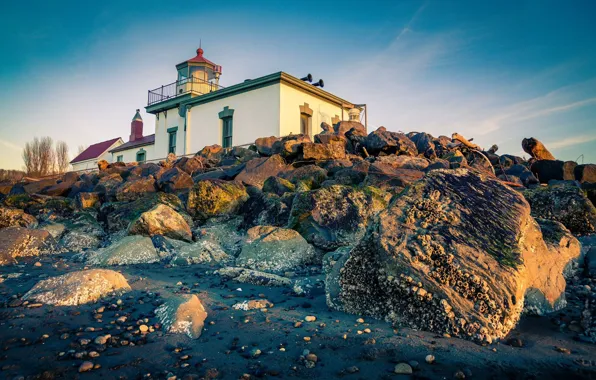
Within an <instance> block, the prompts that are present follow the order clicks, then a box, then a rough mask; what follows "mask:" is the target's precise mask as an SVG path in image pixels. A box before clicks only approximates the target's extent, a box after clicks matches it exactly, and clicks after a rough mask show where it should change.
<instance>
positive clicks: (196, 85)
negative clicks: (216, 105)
mask: <svg viewBox="0 0 596 380" xmlns="http://www.w3.org/2000/svg"><path fill="white" fill-rule="evenodd" d="M222 88H224V87H223V86H220V85H218V84H217V83H215V82H213V81H205V80H203V79H200V78H195V77H190V78H184V79H181V80H178V81H176V82H174V83H170V84H166V85H163V86H161V87H158V88H156V89H154V90H149V92H148V95H147V105H148V106H150V105H153V104H157V103H161V102H163V101H166V100H169V99H172V98H176V97H178V96H183V95H187V94H190V96H191V97H195V96H200V95H205V94H208V93H210V92H213V91H217V90H220V89H222Z"/></svg>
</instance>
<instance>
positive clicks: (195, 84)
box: [110, 48, 366, 162]
mask: <svg viewBox="0 0 596 380" xmlns="http://www.w3.org/2000/svg"><path fill="white" fill-rule="evenodd" d="M176 70H177V75H178V77H177V79H176V81H175V82H173V83H170V84H167V85H164V86H161V87H158V88H156V89H154V90H150V91H149V92H148V99H147V107H145V109H146V110H147V112H148V113H150V114H153V115H155V134H154V135H149V136H143V121H142V119H141V115H140V114H139V112H138V110H137V113H136V115H135V117H134V118H133V121H132V123H131V134H130V138H129V141H128V142H126V143H124V144H119V145H118V146H116V147H113V148H110V153H111V154H112V157H111V160H110V161H124V162H131V161H146V160H159V159H163V158H165V157H167V155H168V154H169V153H174V154H176V155H177V156H181V155H188V154H194V153H196V152H198V151H199V150H201V149H202V148H203V147H205V146H207V145H215V144H217V145H221V146H222V147H224V148H229V147H232V146H238V145H247V144H250V143H253V142H254V141H255V140H256V139H257V138H259V137H267V136H277V137H279V136H287V135H290V134H308V135H310V136H313V135H315V134H317V133H320V132H321V131H322V128H321V124H322V123H327V124H330V125H334V124H336V123H338V122H340V121H343V120H357V121H360V118H361V111H365V110H366V105H357V104H353V103H351V102H348V101H347V100H344V99H342V98H340V97H338V96H336V95H333V94H331V93H329V92H327V91H325V90H323V89H322V88H321V87H323V81H322V80H320V81H319V82H316V83H314V84H311V83H310V82H312V77H311V76H310V74H309V75H308V76H307V77H305V78H302V79H298V78H296V77H293V76H291V75H289V74H287V73H284V72H277V73H273V74H270V75H266V76H264V77H260V78H256V79H249V80H245V81H244V82H242V83H239V84H236V85H233V86H230V87H222V86H220V85H219V78H220V76H221V72H222V68H221V66H219V65H216V64H214V63H213V62H211V61H209V60H207V59H206V58H205V57H204V56H203V49H201V48H199V49H198V50H197V55H196V57H194V58H191V59H189V60H187V61H184V62H182V63H180V64H178V65H176ZM364 124H365V125H366V122H365V123H364Z"/></svg>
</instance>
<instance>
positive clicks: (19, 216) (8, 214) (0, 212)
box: [0, 206, 37, 229]
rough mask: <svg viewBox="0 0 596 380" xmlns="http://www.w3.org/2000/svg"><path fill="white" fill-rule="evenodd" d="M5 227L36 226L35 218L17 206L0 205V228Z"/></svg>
mask: <svg viewBox="0 0 596 380" xmlns="http://www.w3.org/2000/svg"><path fill="white" fill-rule="evenodd" d="M6 227H27V228H35V227H37V219H35V217H34V216H33V215H29V214H27V213H26V212H25V211H23V210H21V209H18V208H10V207H3V206H0V229H1V228H6Z"/></svg>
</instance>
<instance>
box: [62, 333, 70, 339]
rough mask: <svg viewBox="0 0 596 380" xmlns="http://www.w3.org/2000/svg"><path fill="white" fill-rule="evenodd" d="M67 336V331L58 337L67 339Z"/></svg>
mask: <svg viewBox="0 0 596 380" xmlns="http://www.w3.org/2000/svg"><path fill="white" fill-rule="evenodd" d="M69 336H70V335H68V334H67V333H64V334H62V335H60V339H62V340H66V339H68V337H69Z"/></svg>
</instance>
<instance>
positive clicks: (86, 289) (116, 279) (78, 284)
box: [23, 269, 131, 306]
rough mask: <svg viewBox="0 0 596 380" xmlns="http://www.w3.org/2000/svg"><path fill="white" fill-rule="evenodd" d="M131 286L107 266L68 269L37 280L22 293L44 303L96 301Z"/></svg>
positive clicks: (77, 303)
mask: <svg viewBox="0 0 596 380" xmlns="http://www.w3.org/2000/svg"><path fill="white" fill-rule="evenodd" d="M130 290H131V288H130V286H129V285H128V282H127V281H126V279H125V278H124V276H122V275H121V274H120V273H118V272H115V271H113V270H107V269H90V270H82V271H77V272H71V273H67V274H64V275H62V276H57V277H52V278H48V279H46V280H42V281H40V282H38V283H37V284H36V285H35V286H34V287H33V288H32V289H31V290H29V291H28V292H27V293H26V294H25V295H24V296H23V299H24V300H32V301H36V302H41V303H44V304H47V305H55V306H78V305H82V304H86V303H92V302H96V301H98V300H99V299H100V298H102V297H104V296H106V295H109V294H112V293H125V292H129V291H130Z"/></svg>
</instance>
